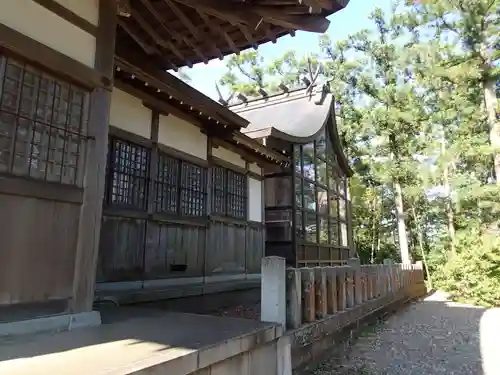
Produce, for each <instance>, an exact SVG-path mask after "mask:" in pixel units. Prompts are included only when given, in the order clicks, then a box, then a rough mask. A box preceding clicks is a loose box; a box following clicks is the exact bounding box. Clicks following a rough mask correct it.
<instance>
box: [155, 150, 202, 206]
mask: <svg viewBox="0 0 500 375" xmlns="http://www.w3.org/2000/svg"><path fill="white" fill-rule="evenodd" d="M206 187H207V177H206V170H205V169H204V168H202V167H199V166H197V165H195V164H191V163H188V162H185V161H182V160H179V159H175V158H173V157H171V156H168V155H165V154H161V153H160V155H159V158H158V177H157V179H156V212H161V213H166V214H172V215H182V216H203V215H205V213H206V201H207V190H206Z"/></svg>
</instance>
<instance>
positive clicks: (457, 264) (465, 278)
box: [434, 230, 500, 307]
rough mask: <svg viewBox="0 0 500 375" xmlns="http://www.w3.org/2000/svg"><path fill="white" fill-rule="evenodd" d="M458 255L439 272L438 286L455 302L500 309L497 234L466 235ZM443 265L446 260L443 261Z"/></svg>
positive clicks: (462, 235) (466, 233)
mask: <svg viewBox="0 0 500 375" xmlns="http://www.w3.org/2000/svg"><path fill="white" fill-rule="evenodd" d="M457 248H458V251H457V254H456V255H455V256H453V257H451V259H449V260H447V261H446V262H443V263H442V267H440V268H438V269H437V270H436V272H435V274H434V281H435V285H436V286H437V287H439V288H441V289H443V290H445V291H447V292H449V293H450V295H451V297H452V298H453V299H455V300H458V301H462V302H468V303H473V304H475V305H478V306H485V307H499V306H500V239H499V238H498V236H497V235H496V234H487V233H480V232H478V231H474V230H472V231H464V233H462V234H461V236H460V239H459V242H458V246H457ZM441 261H443V259H441Z"/></svg>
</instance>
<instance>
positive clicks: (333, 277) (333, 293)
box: [326, 267, 338, 314]
mask: <svg viewBox="0 0 500 375" xmlns="http://www.w3.org/2000/svg"><path fill="white" fill-rule="evenodd" d="M337 290H338V289H337V269H336V267H326V309H327V312H328V314H335V313H336V312H337V310H338V299H337V298H338V297H337Z"/></svg>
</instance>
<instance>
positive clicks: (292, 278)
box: [286, 268, 302, 329]
mask: <svg viewBox="0 0 500 375" xmlns="http://www.w3.org/2000/svg"><path fill="white" fill-rule="evenodd" d="M286 298H287V304H286V313H287V314H286V315H287V318H286V319H287V326H288V327H290V328H292V329H296V328H299V327H300V326H301V325H302V283H301V274H300V270H299V269H297V268H288V269H287V270H286Z"/></svg>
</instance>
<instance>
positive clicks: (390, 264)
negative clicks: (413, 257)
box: [384, 259, 394, 293]
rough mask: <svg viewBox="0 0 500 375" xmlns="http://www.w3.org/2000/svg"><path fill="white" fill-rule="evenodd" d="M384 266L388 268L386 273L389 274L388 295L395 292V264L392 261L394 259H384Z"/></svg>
mask: <svg viewBox="0 0 500 375" xmlns="http://www.w3.org/2000/svg"><path fill="white" fill-rule="evenodd" d="M384 265H385V266H386V273H387V279H388V282H387V292H388V293H393V292H394V281H393V279H392V275H393V271H394V269H393V265H394V262H393V261H392V259H384Z"/></svg>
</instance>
